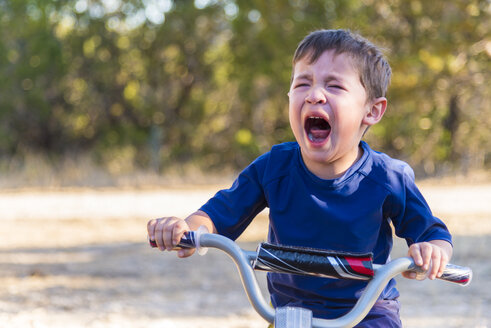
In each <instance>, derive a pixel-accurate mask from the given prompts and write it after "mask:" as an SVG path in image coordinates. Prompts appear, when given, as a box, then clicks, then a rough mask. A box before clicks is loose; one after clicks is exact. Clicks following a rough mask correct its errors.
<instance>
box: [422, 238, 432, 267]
mask: <svg viewBox="0 0 491 328" xmlns="http://www.w3.org/2000/svg"><path fill="white" fill-rule="evenodd" d="M420 248H421V257H422V258H423V265H422V266H423V270H428V269H429V267H430V262H431V256H432V253H433V247H432V246H431V244H429V243H421V245H420Z"/></svg>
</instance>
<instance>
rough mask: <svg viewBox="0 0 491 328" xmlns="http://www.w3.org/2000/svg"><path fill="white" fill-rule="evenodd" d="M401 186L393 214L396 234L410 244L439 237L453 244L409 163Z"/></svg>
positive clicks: (393, 206)
mask: <svg viewBox="0 0 491 328" xmlns="http://www.w3.org/2000/svg"><path fill="white" fill-rule="evenodd" d="M400 187H401V188H400V189H401V190H398V191H396V196H395V197H396V201H395V202H394V203H393V205H392V216H391V218H392V222H393V224H394V228H395V233H396V235H397V236H399V237H401V238H404V239H406V242H407V244H408V245H411V244H413V243H419V242H427V241H431V240H437V239H438V240H445V241H448V242H449V243H450V244H452V236H451V235H450V232H449V231H448V229H447V227H446V225H445V224H444V223H443V221H442V220H440V219H439V218H437V217H435V216H433V214H432V212H431V209H430V207H429V206H428V204H427V203H426V201H425V199H424V197H423V195H422V194H421V192H420V191H419V189H418V188H417V186H416V184H415V181H414V172H413V170H412V169H411V168H410V167H409V166H408V165H405V167H404V170H403V174H402V181H401V184H400Z"/></svg>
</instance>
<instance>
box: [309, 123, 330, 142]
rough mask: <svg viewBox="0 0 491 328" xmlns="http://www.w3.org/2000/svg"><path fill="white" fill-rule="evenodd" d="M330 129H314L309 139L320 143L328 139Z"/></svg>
mask: <svg viewBox="0 0 491 328" xmlns="http://www.w3.org/2000/svg"><path fill="white" fill-rule="evenodd" d="M329 132H330V129H321V128H318V127H315V126H314V127H312V128H311V129H310V131H309V139H310V140H312V141H314V142H320V141H322V140H324V139H326V138H327V136H328V135H329Z"/></svg>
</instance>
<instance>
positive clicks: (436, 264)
mask: <svg viewBox="0 0 491 328" xmlns="http://www.w3.org/2000/svg"><path fill="white" fill-rule="evenodd" d="M431 263H432V267H431V271H430V272H429V274H428V278H430V279H431V280H433V279H435V278H436V275H437V274H438V271H439V270H440V264H441V254H440V251H438V250H433V253H432V254H431Z"/></svg>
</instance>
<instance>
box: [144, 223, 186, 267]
mask: <svg viewBox="0 0 491 328" xmlns="http://www.w3.org/2000/svg"><path fill="white" fill-rule="evenodd" d="M147 230H148V238H150V240H151V241H155V243H156V244H157V247H158V248H159V249H160V250H161V251H164V250H168V251H171V250H172V249H173V248H174V247H175V246H176V245H177V244H178V243H179V241H180V240H181V238H182V236H183V234H184V232H186V231H189V230H191V229H190V228H189V225H188V224H187V222H186V221H185V220H183V219H179V218H176V217H164V218H159V219H153V220H150V221H148V223H147ZM194 251H195V250H194V249H180V250H178V251H177V256H179V257H188V256H190V255H192V254H193V253H194Z"/></svg>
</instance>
